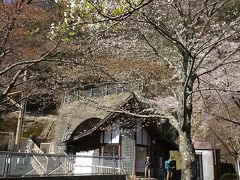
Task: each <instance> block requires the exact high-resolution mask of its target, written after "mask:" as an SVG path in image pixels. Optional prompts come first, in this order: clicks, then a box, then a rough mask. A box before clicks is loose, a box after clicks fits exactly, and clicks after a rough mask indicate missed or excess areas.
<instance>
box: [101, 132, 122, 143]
mask: <svg viewBox="0 0 240 180" xmlns="http://www.w3.org/2000/svg"><path fill="white" fill-rule="evenodd" d="M100 143H119V131H118V130H116V129H113V130H109V131H105V132H103V133H101V139H100Z"/></svg>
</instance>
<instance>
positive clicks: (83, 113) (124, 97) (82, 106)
mask: <svg viewBox="0 0 240 180" xmlns="http://www.w3.org/2000/svg"><path fill="white" fill-rule="evenodd" d="M132 98H133V95H132V93H129V92H125V93H121V94H113V95H107V96H101V97H88V98H82V99H80V100H78V101H74V102H70V103H67V104H65V105H63V106H62V107H61V109H60V119H59V120H60V121H62V122H59V123H58V124H59V125H58V126H59V127H57V131H59V132H58V133H57V134H58V136H61V135H63V132H67V135H65V136H66V137H65V139H64V142H65V143H66V142H68V141H71V140H76V139H78V138H81V137H83V136H86V135H88V134H90V133H92V132H93V131H95V130H96V129H97V128H99V127H100V126H101V125H102V124H103V123H104V122H106V121H107V120H108V119H109V118H110V117H112V116H113V114H115V113H114V112H111V111H110V109H111V110H112V111H114V109H116V108H119V107H121V106H122V105H124V104H126V103H127V102H128V101H129V100H130V99H132ZM89 119H95V120H94V122H95V124H94V125H93V128H91V129H86V131H85V132H82V133H79V134H77V135H74V136H73V133H74V131H75V129H76V128H77V127H80V126H81V125H83V123H84V121H86V120H89ZM96 119H98V120H96ZM92 122H93V121H92ZM67 124H68V127H67V126H66V125H67ZM80 129H81V128H80Z"/></svg>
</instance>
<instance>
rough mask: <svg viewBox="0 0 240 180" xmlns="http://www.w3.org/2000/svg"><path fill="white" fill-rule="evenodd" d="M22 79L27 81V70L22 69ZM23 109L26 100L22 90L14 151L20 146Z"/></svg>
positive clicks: (24, 108)
mask: <svg viewBox="0 0 240 180" xmlns="http://www.w3.org/2000/svg"><path fill="white" fill-rule="evenodd" d="M23 81H24V82H25V83H26V81H27V70H25V71H24V76H23ZM25 110H26V100H25V97H24V94H23V92H22V93H21V107H20V112H19V116H18V122H17V130H16V138H15V143H14V150H15V151H19V148H20V142H21V136H22V126H23V118H24V114H25Z"/></svg>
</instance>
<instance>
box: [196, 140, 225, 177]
mask: <svg viewBox="0 0 240 180" xmlns="http://www.w3.org/2000/svg"><path fill="white" fill-rule="evenodd" d="M194 148H195V152H196V155H197V159H198V161H197V162H198V177H199V180H214V179H218V178H219V175H220V167H221V165H220V164H221V162H220V150H219V149H215V148H214V146H212V145H211V144H210V143H209V142H196V143H194Z"/></svg>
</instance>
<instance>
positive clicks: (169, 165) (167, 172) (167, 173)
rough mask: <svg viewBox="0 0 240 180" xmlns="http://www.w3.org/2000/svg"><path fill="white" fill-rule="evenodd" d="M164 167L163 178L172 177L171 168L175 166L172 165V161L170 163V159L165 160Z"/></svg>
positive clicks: (168, 178) (168, 179)
mask: <svg viewBox="0 0 240 180" xmlns="http://www.w3.org/2000/svg"><path fill="white" fill-rule="evenodd" d="M164 168H165V180H171V179H172V173H173V170H174V168H175V167H174V166H173V163H172V160H171V159H169V160H167V161H165V164H164Z"/></svg>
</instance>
